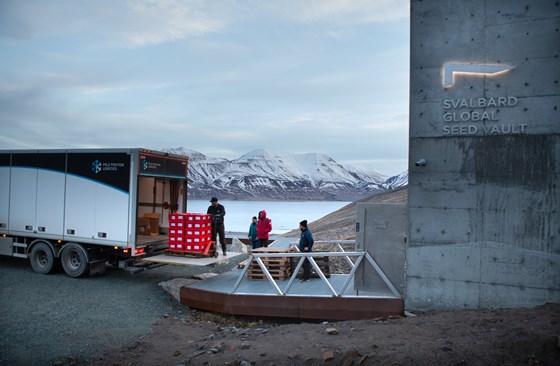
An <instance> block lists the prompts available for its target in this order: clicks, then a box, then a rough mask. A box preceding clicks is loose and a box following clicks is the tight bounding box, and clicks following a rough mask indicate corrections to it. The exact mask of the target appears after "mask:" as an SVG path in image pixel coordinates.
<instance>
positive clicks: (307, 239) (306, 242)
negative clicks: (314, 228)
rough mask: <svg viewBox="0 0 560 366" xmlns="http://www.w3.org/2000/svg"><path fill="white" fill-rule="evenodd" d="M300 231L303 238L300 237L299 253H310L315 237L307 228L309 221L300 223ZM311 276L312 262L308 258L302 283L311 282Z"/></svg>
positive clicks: (304, 264) (304, 263) (305, 262)
mask: <svg viewBox="0 0 560 366" xmlns="http://www.w3.org/2000/svg"><path fill="white" fill-rule="evenodd" d="M299 229H300V230H301V236H300V237H299V251H300V252H302V253H309V252H311V250H312V247H313V235H312V234H311V231H310V230H309V228H308V227H307V220H303V221H302V222H300V223H299ZM310 275H311V262H309V260H308V259H307V258H305V260H304V261H303V278H302V279H301V281H302V282H307V281H309V277H310Z"/></svg>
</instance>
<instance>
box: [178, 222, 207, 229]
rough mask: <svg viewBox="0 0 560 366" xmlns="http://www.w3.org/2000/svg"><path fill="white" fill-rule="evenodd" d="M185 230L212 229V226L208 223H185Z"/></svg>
mask: <svg viewBox="0 0 560 366" xmlns="http://www.w3.org/2000/svg"><path fill="white" fill-rule="evenodd" d="M185 228H187V229H212V224H211V223H210V221H208V222H205V221H187V222H185Z"/></svg>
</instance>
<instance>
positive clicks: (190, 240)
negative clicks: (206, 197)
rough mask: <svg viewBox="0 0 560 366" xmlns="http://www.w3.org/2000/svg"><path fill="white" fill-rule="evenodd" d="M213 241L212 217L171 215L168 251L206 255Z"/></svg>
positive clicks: (191, 214)
mask: <svg viewBox="0 0 560 366" xmlns="http://www.w3.org/2000/svg"><path fill="white" fill-rule="evenodd" d="M211 241H212V221H211V215H207V214H199V213H173V214H169V244H168V249H169V250H171V251H176V252H192V253H205V252H208V250H207V247H208V246H209V245H210V244H211Z"/></svg>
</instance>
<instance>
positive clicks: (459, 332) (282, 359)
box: [89, 304, 560, 366]
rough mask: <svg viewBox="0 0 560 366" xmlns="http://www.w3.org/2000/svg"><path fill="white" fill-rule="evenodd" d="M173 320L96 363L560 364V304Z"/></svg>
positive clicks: (195, 316)
mask: <svg viewBox="0 0 560 366" xmlns="http://www.w3.org/2000/svg"><path fill="white" fill-rule="evenodd" d="M192 314H193V315H192V316H189V317H188V318H185V319H177V318H172V317H169V318H165V319H162V320H161V321H158V322H157V323H155V324H154V326H153V327H152V332H151V333H150V334H149V335H147V336H145V337H144V338H142V339H140V340H138V342H137V343H136V344H133V345H130V346H129V347H123V348H119V349H115V350H112V351H110V352H109V353H107V354H106V355H105V356H104V357H103V358H102V359H98V360H92V362H91V363H89V364H90V365H111V366H114V365H145V366H154V365H325V364H326V365H393V366H395V365H560V344H559V342H560V340H559V336H560V304H547V305H543V306H540V307H537V308H533V309H505V310H496V311H491V310H479V311H467V310H465V311H453V312H430V313H423V314H418V315H417V316H414V317H396V318H390V319H375V320H364V321H343V322H336V323H298V324H293V323H284V324H282V323H280V322H271V321H262V320H261V321H256V322H252V321H251V320H248V319H243V320H240V319H238V318H235V317H223V316H219V315H212V314H208V313H204V312H197V311H194V312H193V313H192Z"/></svg>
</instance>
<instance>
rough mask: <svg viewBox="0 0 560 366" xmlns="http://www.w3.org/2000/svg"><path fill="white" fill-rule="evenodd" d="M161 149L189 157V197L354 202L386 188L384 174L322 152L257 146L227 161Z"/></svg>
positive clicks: (191, 152)
mask: <svg viewBox="0 0 560 366" xmlns="http://www.w3.org/2000/svg"><path fill="white" fill-rule="evenodd" d="M162 150H163V151H166V152H169V153H173V154H179V155H186V156H188V157H189V166H188V177H189V191H188V196H189V197H190V198H195V199H206V198H208V197H210V196H217V197H220V198H221V199H241V200H251V199H255V200H259V199H269V200H292V199H297V200H342V201H350V200H355V199H359V198H361V197H364V196H370V195H372V194H374V193H378V192H383V191H385V190H387V189H388V188H387V186H385V184H386V182H387V177H386V176H384V175H383V174H381V173H379V172H376V171H365V170H363V169H357V168H354V167H351V166H343V165H341V164H339V163H337V162H336V161H335V160H333V159H332V158H330V157H328V156H327V155H324V154H314V153H309V154H289V153H278V152H273V151H269V150H263V149H258V150H253V151H251V152H249V153H247V154H245V155H243V156H241V157H239V158H237V159H234V160H227V159H222V158H212V157H208V156H206V155H204V154H202V153H200V152H197V151H194V150H189V149H185V148H182V147H179V148H165V149H162ZM389 179H391V178H389ZM392 188H394V187H392ZM389 189H390V188H389Z"/></svg>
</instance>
